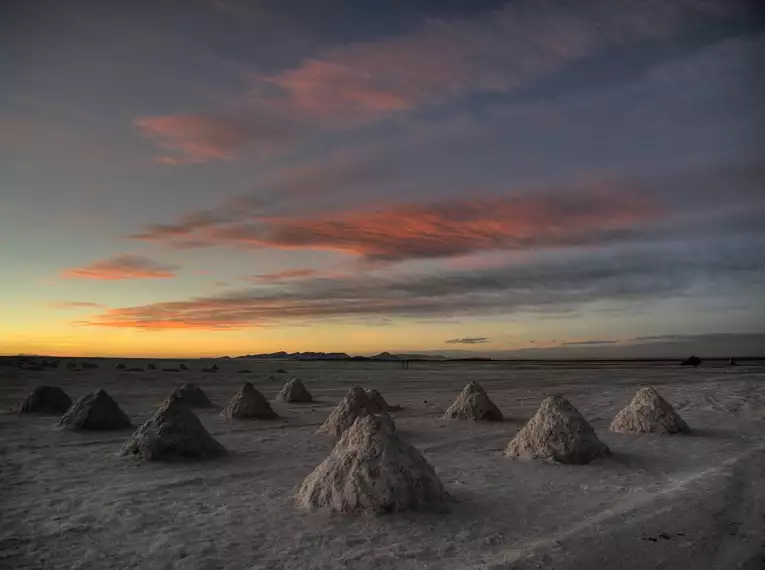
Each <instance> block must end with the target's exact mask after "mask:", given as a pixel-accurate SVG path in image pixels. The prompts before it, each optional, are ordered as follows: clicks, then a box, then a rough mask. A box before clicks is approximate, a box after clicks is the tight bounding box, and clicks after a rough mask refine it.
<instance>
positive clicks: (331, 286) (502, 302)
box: [87, 250, 765, 330]
mask: <svg viewBox="0 0 765 570" xmlns="http://www.w3.org/2000/svg"><path fill="white" fill-rule="evenodd" d="M712 265H713V266H714V267H713V270H714V272H715V273H716V274H717V275H724V276H725V277H726V278H727V279H730V280H731V282H735V283H739V284H740V283H756V282H759V281H761V279H762V278H763V273H764V272H765V265H764V264H763V260H762V259H761V258H759V257H756V256H748V257H737V258H727V257H726V256H725V255H724V253H720V252H718V253H716V254H714V253H713V252H712V251H709V252H707V257H706V258H705V259H690V260H679V259H678V258H677V256H676V255H674V254H672V253H671V252H662V251H661V250H659V251H656V250H646V251H644V252H632V253H631V254H629V255H627V253H626V252H620V253H619V254H613V253H612V254H608V255H606V254H603V253H590V254H587V255H585V256H579V257H575V256H571V257H570V258H569V261H567V262H561V261H560V260H558V261H555V262H553V261H548V262H533V263H526V264H512V265H508V266H505V267H501V268H492V269H485V270H473V271H449V272H444V273H441V274H437V275H429V276H420V277H410V278H398V279H396V278H393V277H390V276H387V277H371V276H353V277H347V278H343V279H339V278H336V279H328V278H317V279H311V278H308V279H303V280H295V281H291V282H285V283H284V284H283V286H280V287H278V288H273V287H255V288H251V289H248V290H243V291H237V292H232V293H230V294H226V295H218V296H208V297H199V298H194V299H190V300H188V301H182V302H169V303H154V304H150V305H143V306H136V307H124V308H115V309H110V310H108V311H105V312H103V313H102V314H100V315H97V316H95V317H94V318H92V319H89V320H88V321H87V322H88V324H90V325H94V326H106V327H128V328H133V327H135V328H158V329H162V328H169V327H173V328H183V327H185V326H188V328H195V329H210V330H218V329H221V328H239V327H247V326H266V325H272V324H275V323H285V322H298V321H304V320H311V319H322V320H326V319H329V318H339V319H354V318H359V317H362V316H386V317H409V318H434V317H443V316H450V317H454V316H462V315H472V316H475V315H479V314H497V312H499V311H502V312H503V313H519V312H523V311H530V312H535V311H544V312H549V313H565V312H570V311H573V310H576V309H577V308H579V307H581V306H582V305H584V304H587V303H590V302H594V301H598V302H604V301H610V302H615V303H622V304H628V303H633V302H650V301H651V300H652V299H655V298H657V297H660V298H666V297H669V296H672V295H680V294H682V293H683V292H685V291H686V290H688V289H689V288H690V287H692V286H693V285H695V284H697V283H698V281H699V280H703V279H704V278H705V270H707V269H709V268H710V267H711V266H712Z"/></svg>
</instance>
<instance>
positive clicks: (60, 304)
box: [48, 301, 104, 309]
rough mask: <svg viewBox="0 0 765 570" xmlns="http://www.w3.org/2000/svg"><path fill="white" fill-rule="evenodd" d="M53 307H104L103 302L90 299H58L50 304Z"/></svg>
mask: <svg viewBox="0 0 765 570" xmlns="http://www.w3.org/2000/svg"><path fill="white" fill-rule="evenodd" d="M48 306H49V307H51V308H52V309H103V308H104V306H103V305H102V304H101V303H93V302H90V301H58V302H55V303H50V304H49V305H48Z"/></svg>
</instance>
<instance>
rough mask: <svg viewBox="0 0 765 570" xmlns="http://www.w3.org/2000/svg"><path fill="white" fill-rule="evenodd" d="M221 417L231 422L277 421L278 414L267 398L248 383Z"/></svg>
mask: <svg viewBox="0 0 765 570" xmlns="http://www.w3.org/2000/svg"><path fill="white" fill-rule="evenodd" d="M221 415H222V416H224V417H225V418H228V419H230V420H247V419H256V420H275V419H278V418H279V416H278V414H277V413H276V412H275V411H274V410H273V409H272V408H271V404H269V403H268V400H266V398H265V396H263V394H261V393H260V392H259V391H258V390H256V389H255V387H254V386H253V385H252V384H250V383H249V382H247V383H246V384H245V385H244V386H242V389H241V390H239V392H237V394H236V396H234V397H233V398H232V399H231V401H230V402H229V404H228V406H226V408H225V409H224V410H223V411H222V412H221Z"/></svg>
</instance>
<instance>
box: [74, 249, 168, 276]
mask: <svg viewBox="0 0 765 570" xmlns="http://www.w3.org/2000/svg"><path fill="white" fill-rule="evenodd" d="M178 269H179V268H178V266H177V265H166V264H162V263H158V262H156V261H154V260H152V259H149V258H147V257H143V256H141V255H135V254H131V253H125V254H121V255H117V256H115V257H112V258H110V259H104V260H101V261H95V262H93V263H90V264H88V265H84V266H82V267H74V268H71V269H67V270H65V271H63V272H62V273H61V276H62V277H67V278H72V279H98V280H105V281H119V280H125V279H169V278H171V277H175V276H176V272H177V270H178Z"/></svg>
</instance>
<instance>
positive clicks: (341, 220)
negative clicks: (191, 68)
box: [136, 188, 661, 261]
mask: <svg viewBox="0 0 765 570" xmlns="http://www.w3.org/2000/svg"><path fill="white" fill-rule="evenodd" d="M660 214H661V212H660V210H659V208H658V206H657V205H656V204H653V203H651V202H649V201H647V200H646V199H645V198H639V197H638V196H637V195H635V194H631V193H629V192H628V191H618V190H603V189H599V188H591V189H584V190H581V191H573V190H571V191H570V192H568V193H562V192H559V193H546V194H544V193H543V194H536V195H524V196H519V197H492V198H485V199H473V200H451V201H442V202H433V203H423V204H399V205H394V206H389V207H385V208H380V209H378V210H373V211H364V212H346V213H344V214H340V215H338V216H332V217H320V218H303V219H289V218H264V219H261V220H258V221H255V222H239V221H234V222H230V223H220V224H212V225H208V226H205V227H204V228H201V229H200V230H198V231H193V228H190V229H189V231H188V232H186V233H184V234H183V242H182V243H183V244H188V243H189V242H190V241H191V242H193V243H195V244H196V245H197V246H220V245H228V246H232V247H273V248H281V249H317V250H328V251H340V252H344V253H349V254H353V255H357V256H360V257H363V258H365V259H366V260H368V261H401V260H405V259H421V258H438V257H455V256H463V255H469V254H473V253H478V252H483V251H499V250H525V249H533V248H537V247H558V246H567V245H583V244H590V243H601V242H607V241H609V240H613V239H616V238H618V237H620V235H621V234H622V233H623V232H624V231H628V230H629V229H631V228H632V227H633V226H635V225H636V224H638V223H640V222H645V221H649V220H652V219H654V218H656V217H658V216H659V215H660ZM136 237H139V238H141V239H149V240H152V241H164V242H167V243H170V244H175V243H177V241H178V240H177V239H176V238H175V236H173V235H168V234H167V233H166V232H164V231H161V230H160V231H158V232H152V231H151V228H150V229H149V231H147V232H144V233H142V234H138V236H136Z"/></svg>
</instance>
